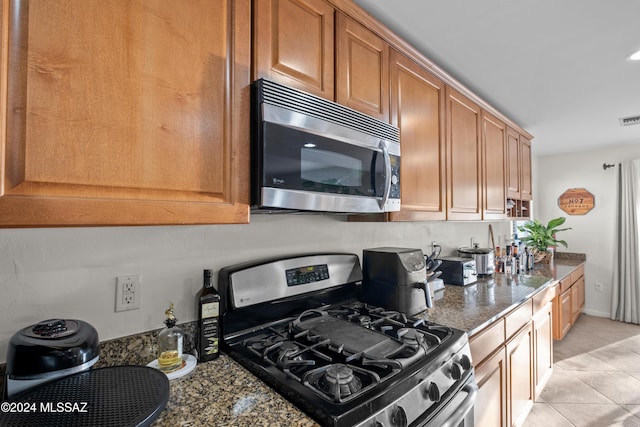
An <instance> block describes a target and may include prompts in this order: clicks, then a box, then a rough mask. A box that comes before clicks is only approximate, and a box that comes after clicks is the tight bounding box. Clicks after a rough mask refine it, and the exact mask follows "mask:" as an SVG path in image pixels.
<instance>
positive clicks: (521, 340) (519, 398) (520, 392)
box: [506, 322, 534, 426]
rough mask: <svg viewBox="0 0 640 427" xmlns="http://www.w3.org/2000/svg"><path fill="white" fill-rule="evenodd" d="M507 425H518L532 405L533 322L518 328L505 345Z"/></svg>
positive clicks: (522, 421)
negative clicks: (518, 330)
mask: <svg viewBox="0 0 640 427" xmlns="http://www.w3.org/2000/svg"><path fill="white" fill-rule="evenodd" d="M506 350H507V369H508V380H507V386H508V395H507V400H508V402H509V411H508V412H509V425H510V426H520V425H522V424H523V423H524V420H525V419H526V418H527V415H528V414H529V411H530V410H531V408H532V407H533V365H534V359H533V355H534V353H533V324H532V322H529V323H527V325H526V326H525V327H524V328H522V329H521V330H520V332H518V333H517V334H516V335H515V336H514V337H513V338H512V339H511V340H510V341H509V342H508V343H507V345H506Z"/></svg>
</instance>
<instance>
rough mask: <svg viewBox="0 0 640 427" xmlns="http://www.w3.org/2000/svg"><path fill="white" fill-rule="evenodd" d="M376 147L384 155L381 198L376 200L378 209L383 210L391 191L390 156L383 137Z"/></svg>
mask: <svg viewBox="0 0 640 427" xmlns="http://www.w3.org/2000/svg"><path fill="white" fill-rule="evenodd" d="M378 147H379V148H380V149H381V150H382V155H383V157H384V175H385V179H384V193H383V194H382V199H380V201H379V202H378V203H379V204H380V211H381V212H384V206H385V205H386V204H387V200H389V194H390V193H391V157H389V150H387V143H386V142H385V141H384V139H381V140H380V143H379V144H378Z"/></svg>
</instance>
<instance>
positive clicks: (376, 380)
mask: <svg viewBox="0 0 640 427" xmlns="http://www.w3.org/2000/svg"><path fill="white" fill-rule="evenodd" d="M380 382H381V379H380V377H379V376H378V375H377V374H376V373H375V372H373V371H370V370H367V369H363V368H359V367H357V366H353V365H349V366H347V365H344V364H332V365H327V366H322V367H320V368H317V369H313V370H311V371H309V372H307V373H306V374H305V376H304V378H303V383H304V385H305V386H307V387H309V388H310V389H311V390H313V391H314V392H315V393H316V394H318V395H319V396H320V397H322V398H323V399H325V400H328V401H330V402H338V403H345V402H348V401H350V400H352V399H355V398H356V397H358V396H360V395H361V394H363V393H366V392H367V391H368V390H370V389H371V388H373V387H375V386H376V385H377V384H380Z"/></svg>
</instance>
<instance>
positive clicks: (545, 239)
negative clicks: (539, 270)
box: [518, 216, 571, 262]
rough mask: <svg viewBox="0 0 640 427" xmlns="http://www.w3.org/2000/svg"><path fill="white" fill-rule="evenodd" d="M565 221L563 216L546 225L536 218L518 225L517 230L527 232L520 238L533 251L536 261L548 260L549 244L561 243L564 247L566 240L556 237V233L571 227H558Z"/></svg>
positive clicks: (549, 255)
mask: <svg viewBox="0 0 640 427" xmlns="http://www.w3.org/2000/svg"><path fill="white" fill-rule="evenodd" d="M565 221H566V218H565V217H562V216H561V217H559V218H554V219H552V220H550V221H549V222H548V223H547V225H544V224H542V223H541V222H540V221H538V220H537V219H534V220H533V221H528V222H527V223H525V224H524V225H522V226H520V227H518V230H520V231H522V232H524V233H527V235H526V236H523V237H522V238H521V239H520V240H522V242H523V243H524V244H525V245H527V246H528V247H529V248H531V250H532V251H533V255H534V256H535V260H536V262H549V260H550V258H551V253H550V252H548V248H549V246H558V245H562V246H564V247H565V248H566V247H568V246H567V242H565V241H564V240H558V239H556V234H557V233H559V232H561V231H566V230H571V228H570V227H569V228H558V227H560V226H561V225H562V224H564V222H565Z"/></svg>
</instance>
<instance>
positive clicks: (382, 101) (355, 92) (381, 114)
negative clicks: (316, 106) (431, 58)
mask: <svg viewBox="0 0 640 427" xmlns="http://www.w3.org/2000/svg"><path fill="white" fill-rule="evenodd" d="M336 38H337V52H336V100H337V101H338V103H340V104H342V105H346V106H347V107H350V108H353V109H354V110H358V111H360V112H361V113H364V114H368V115H370V116H372V117H375V118H377V119H380V120H382V121H384V122H387V123H388V122H389V44H388V43H387V42H386V41H385V40H384V39H382V38H381V37H379V36H378V35H376V34H375V33H374V32H372V31H370V30H369V29H367V28H366V27H365V26H364V25H362V24H360V23H359V22H357V21H355V20H353V19H352V18H350V17H348V16H347V15H345V14H343V13H338V14H337V29H336Z"/></svg>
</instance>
